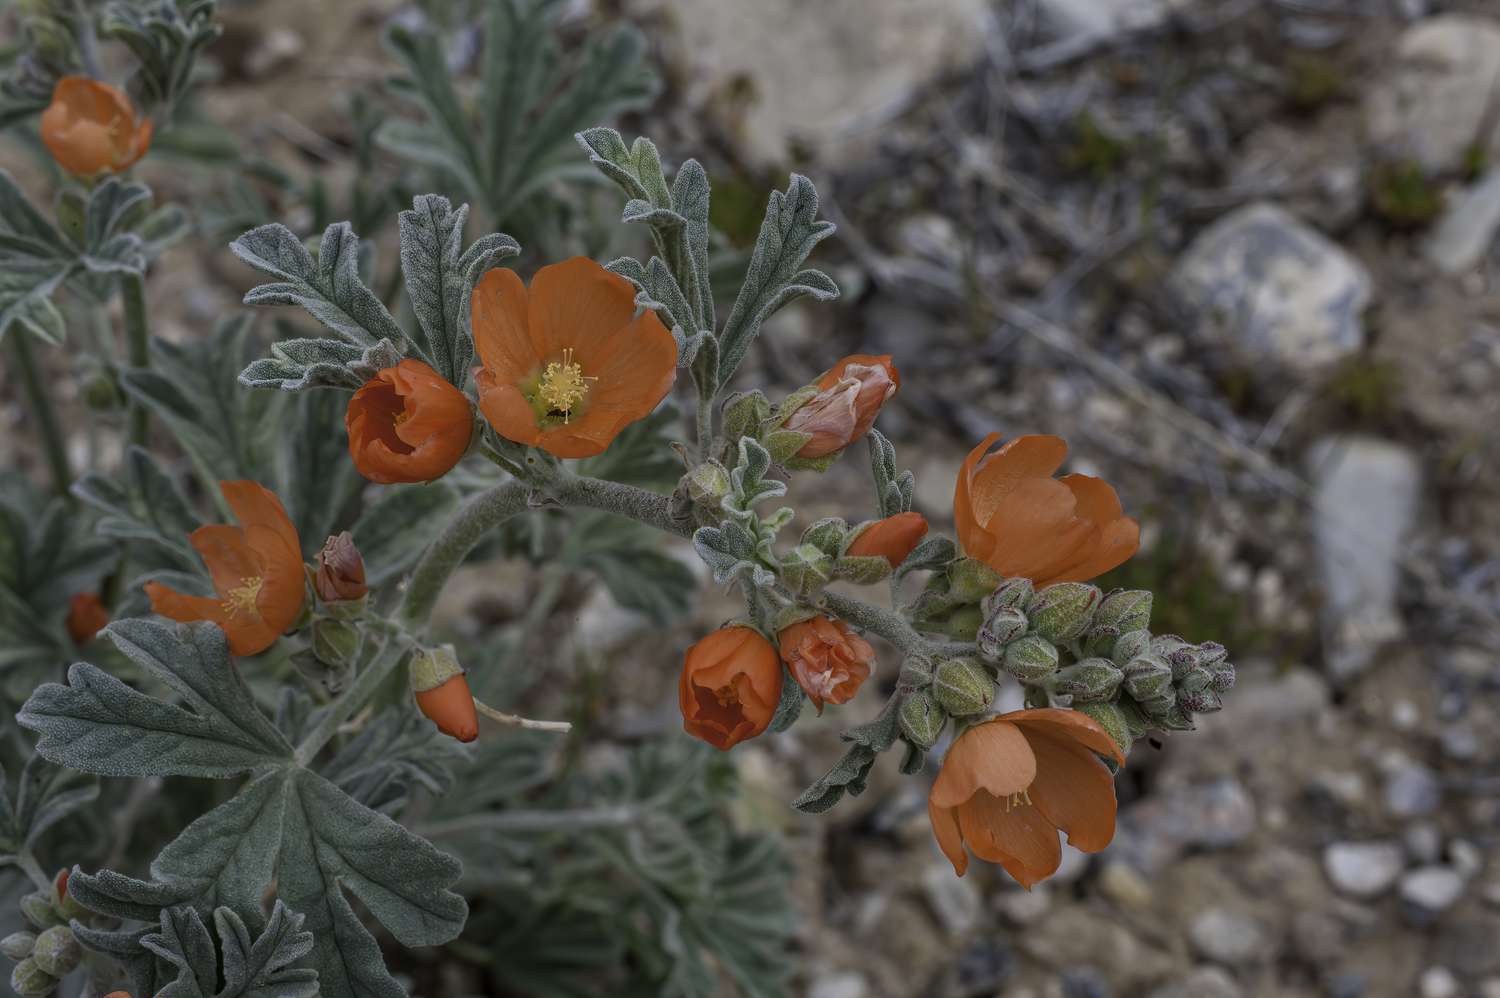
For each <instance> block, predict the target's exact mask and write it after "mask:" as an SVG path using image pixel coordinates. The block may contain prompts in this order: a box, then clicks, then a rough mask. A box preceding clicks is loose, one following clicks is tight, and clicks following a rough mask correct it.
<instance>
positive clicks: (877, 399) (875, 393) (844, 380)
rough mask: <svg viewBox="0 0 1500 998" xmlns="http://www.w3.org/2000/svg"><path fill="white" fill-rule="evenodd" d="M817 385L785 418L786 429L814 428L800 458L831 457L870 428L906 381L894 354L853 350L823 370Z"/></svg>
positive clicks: (798, 453)
mask: <svg viewBox="0 0 1500 998" xmlns="http://www.w3.org/2000/svg"><path fill="white" fill-rule="evenodd" d="M817 387H818V394H816V395H814V396H813V397H812V398H811V399H809V400H808V401H807V402H805V403H803V404H802V405H801V406H800V407H799V408H798V409H797V411H796V412H793V413H792V415H791V416H790V417H789V418H788V419H787V421H786V429H788V430H795V431H796V432H798V433H810V434H812V439H811V440H809V441H808V442H807V443H805V444H803V445H802V449H801V450H799V451H797V457H800V458H809V459H811V458H819V457H827V456H828V455H829V454H833V453H835V452H837V451H841V450H843V449H844V448H845V447H848V446H849V445H850V444H852V443H854V442H855V441H856V440H858V439H859V438H861V437H863V436H864V435H865V434H866V433H869V432H870V427H872V426H874V425H875V417H876V416H878V415H879V414H880V407H881V406H883V405H885V402H886V399H888V398H890V397H891V396H892V395H894V394H896V389H897V388H899V387H901V375H900V374H899V373H897V371H896V366H895V365H894V364H892V363H891V357H890V355H889V354H883V355H881V356H878V357H876V356H872V355H870V354H854V355H852V356H849V357H845V358H844V359H843V360H841V361H839V362H838V363H837V364H835V365H833V367H831V368H829V369H828V370H827V371H826V372H824V374H823V376H822V377H821V378H819V379H818V381H817Z"/></svg>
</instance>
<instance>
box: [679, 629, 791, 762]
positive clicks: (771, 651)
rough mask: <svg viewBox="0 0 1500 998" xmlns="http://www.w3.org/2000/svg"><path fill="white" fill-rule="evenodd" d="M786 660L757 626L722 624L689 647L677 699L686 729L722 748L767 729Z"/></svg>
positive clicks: (776, 699)
mask: <svg viewBox="0 0 1500 998" xmlns="http://www.w3.org/2000/svg"><path fill="white" fill-rule="evenodd" d="M781 683H782V672H781V662H780V660H779V659H777V657H776V649H775V648H772V647H771V642H769V641H767V640H766V639H765V638H764V637H762V636H761V633H760V632H759V631H757V630H755V629H754V628H751V627H745V626H743V625H736V626H733V627H721V628H719V629H718V630H717V631H714V632H713V633H712V634H710V635H708V636H707V637H705V638H703V639H702V640H701V641H699V642H698V643H697V644H695V645H693V647H691V648H689V649H688V651H687V655H686V657H685V658H684V659H683V662H682V677H681V679H680V680H679V682H678V687H677V699H678V704H679V706H680V707H681V708H682V727H683V730H684V731H686V732H687V733H688V734H690V735H692V736H693V737H694V738H701V739H703V740H704V741H705V742H708V744H710V745H712V746H713V747H714V748H717V749H728V748H731V747H733V746H735V745H738V744H739V743H740V742H742V741H744V740H745V739H747V738H754V737H755V736H756V735H758V734H760V733H761V732H763V731H765V730H766V728H767V727H768V726H769V725H770V723H771V717H772V716H773V715H774V714H775V713H776V706H777V704H779V703H780V702H781Z"/></svg>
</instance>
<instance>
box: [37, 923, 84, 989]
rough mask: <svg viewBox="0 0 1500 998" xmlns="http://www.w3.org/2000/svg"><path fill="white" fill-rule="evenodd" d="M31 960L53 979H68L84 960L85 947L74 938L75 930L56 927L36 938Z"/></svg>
mask: <svg viewBox="0 0 1500 998" xmlns="http://www.w3.org/2000/svg"><path fill="white" fill-rule="evenodd" d="M31 958H32V959H33V960H35V961H36V965H37V966H38V967H39V968H41V969H42V970H43V971H44V972H46V973H48V974H51V975H52V976H53V977H66V976H68V975H69V974H71V973H72V972H73V968H75V967H77V966H78V963H79V961H80V960H82V959H83V947H82V946H79V945H78V940H77V939H74V938H73V930H72V929H70V928H68V927H67V926H66V925H54V926H53V927H52V928H50V929H48V930H47V931H46V932H43V933H42V934H41V935H39V936H37V937H36V945H35V946H34V947H32V950H31Z"/></svg>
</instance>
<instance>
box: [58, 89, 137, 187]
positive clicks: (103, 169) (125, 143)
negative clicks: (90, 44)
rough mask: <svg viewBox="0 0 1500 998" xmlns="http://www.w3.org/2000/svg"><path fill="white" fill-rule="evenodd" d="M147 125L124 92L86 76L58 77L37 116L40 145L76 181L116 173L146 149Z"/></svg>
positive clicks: (124, 168) (133, 163)
mask: <svg viewBox="0 0 1500 998" xmlns="http://www.w3.org/2000/svg"><path fill="white" fill-rule="evenodd" d="M151 129H152V126H151V120H150V119H149V118H140V117H138V116H137V115H136V111H135V105H134V104H132V103H131V102H130V98H129V97H127V96H125V92H124V91H123V90H121V89H119V88H118V87H112V86H110V85H109V84H108V83H100V82H99V81H98V80H91V79H89V78H88V77H86V76H64V77H63V78H62V79H60V80H58V81H57V86H56V87H54V88H53V90H52V103H51V104H49V105H48V106H47V110H45V111H43V112H42V142H44V143H45V144H46V146H47V151H48V152H50V153H51V154H52V158H53V159H55V160H57V165H58V166H61V167H62V168H63V169H64V170H67V171H68V172H69V173H71V174H74V175H75V176H79V177H93V176H96V175H98V174H100V173H120V172H122V171H124V170H128V169H130V168H131V167H132V166H134V165H135V162H136V160H138V159H140V158H141V157H142V156H144V155H146V149H147V147H149V146H150V145H151Z"/></svg>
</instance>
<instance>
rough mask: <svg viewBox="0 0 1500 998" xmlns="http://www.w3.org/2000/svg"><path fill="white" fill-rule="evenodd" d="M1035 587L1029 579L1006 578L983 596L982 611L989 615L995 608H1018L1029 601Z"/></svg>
mask: <svg viewBox="0 0 1500 998" xmlns="http://www.w3.org/2000/svg"><path fill="white" fill-rule="evenodd" d="M1035 594H1036V587H1035V586H1033V585H1032V584H1031V580H1030V579H1006V580H1005V581H1003V582H1001V583H1000V584H999V585H998V586H996V587H995V588H994V589H993V590H991V592H990V594H989V595H988V596H986V597H985V598H984V603H983V606H984V613H985V616H989V615H991V614H993V613H995V612H996V611H997V610H1020V609H1022V608H1024V607H1025V606H1026V604H1027V603H1029V602H1031V597H1032V596H1034V595H1035Z"/></svg>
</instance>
